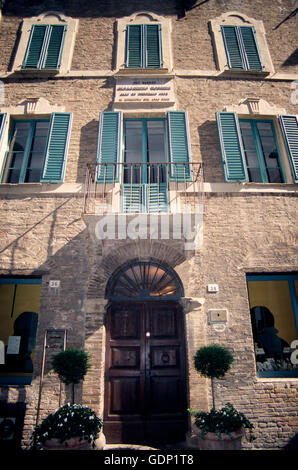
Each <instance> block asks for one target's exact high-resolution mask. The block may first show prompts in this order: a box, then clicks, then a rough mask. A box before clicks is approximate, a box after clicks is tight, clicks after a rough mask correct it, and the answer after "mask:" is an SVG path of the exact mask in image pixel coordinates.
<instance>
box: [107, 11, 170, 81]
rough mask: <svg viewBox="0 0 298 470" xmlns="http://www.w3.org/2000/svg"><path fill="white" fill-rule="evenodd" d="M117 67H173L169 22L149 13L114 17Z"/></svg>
mask: <svg viewBox="0 0 298 470" xmlns="http://www.w3.org/2000/svg"><path fill="white" fill-rule="evenodd" d="M117 35H118V41H117V59H116V60H117V63H116V69H118V70H124V71H125V70H126V71H130V72H131V71H132V70H134V69H135V70H137V69H146V71H148V73H150V71H151V73H152V72H156V73H158V71H160V72H162V71H165V70H171V69H172V51H171V22H170V20H169V19H167V18H163V17H161V16H157V15H155V14H152V13H148V12H144V13H137V14H135V15H132V16H130V17H125V18H121V19H119V20H118V21H117Z"/></svg>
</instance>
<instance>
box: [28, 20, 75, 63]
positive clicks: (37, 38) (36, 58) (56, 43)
mask: <svg viewBox="0 0 298 470" xmlns="http://www.w3.org/2000/svg"><path fill="white" fill-rule="evenodd" d="M65 32H66V26H64V25H33V26H32V28H31V32H30V37H29V41H28V46H27V50H26V54H25V58H24V62H23V65H22V68H23V69H58V68H59V66H60V62H61V55H62V50H63V44H64V37H65Z"/></svg>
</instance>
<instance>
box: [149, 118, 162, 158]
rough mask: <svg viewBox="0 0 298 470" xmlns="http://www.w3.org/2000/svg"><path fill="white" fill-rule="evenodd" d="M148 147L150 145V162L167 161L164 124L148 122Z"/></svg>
mask: <svg viewBox="0 0 298 470" xmlns="http://www.w3.org/2000/svg"><path fill="white" fill-rule="evenodd" d="M147 132H148V136H147V145H148V161H149V162H157V163H162V162H164V161H165V147H164V122H163V121H148V122H147Z"/></svg>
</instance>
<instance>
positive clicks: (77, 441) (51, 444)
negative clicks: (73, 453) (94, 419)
mask: <svg viewBox="0 0 298 470" xmlns="http://www.w3.org/2000/svg"><path fill="white" fill-rule="evenodd" d="M42 447H43V448H44V449H45V450H89V449H91V445H90V442H88V441H87V440H86V439H82V438H80V437H71V438H70V439H67V440H66V441H64V442H62V443H61V442H59V439H55V438H52V439H49V440H47V441H45V442H44V443H43V445H42Z"/></svg>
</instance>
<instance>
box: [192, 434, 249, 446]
mask: <svg viewBox="0 0 298 470" xmlns="http://www.w3.org/2000/svg"><path fill="white" fill-rule="evenodd" d="M231 435H232V436H233V439H231V438H230V437H229V436H228V435H227V434H222V435H221V439H219V438H218V437H217V435H216V434H215V432H208V433H207V434H206V435H205V436H204V439H203V438H202V437H200V436H198V440H199V449H200V450H240V449H241V440H242V437H243V436H244V429H239V430H238V431H234V432H231Z"/></svg>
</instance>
